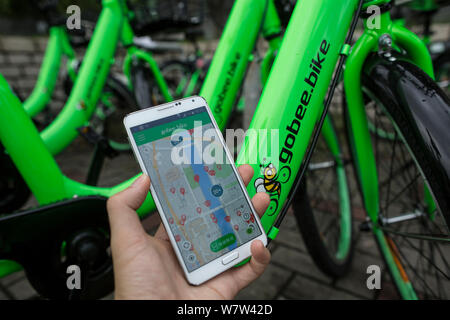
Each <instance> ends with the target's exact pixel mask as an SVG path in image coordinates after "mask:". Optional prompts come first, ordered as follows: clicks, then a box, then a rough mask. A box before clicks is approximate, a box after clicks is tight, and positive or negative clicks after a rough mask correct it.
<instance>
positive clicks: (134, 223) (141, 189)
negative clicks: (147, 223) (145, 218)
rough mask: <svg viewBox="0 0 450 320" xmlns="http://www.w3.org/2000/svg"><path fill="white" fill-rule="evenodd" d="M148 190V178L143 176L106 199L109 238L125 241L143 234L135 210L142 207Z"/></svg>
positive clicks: (143, 231)
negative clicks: (109, 229)
mask: <svg viewBox="0 0 450 320" xmlns="http://www.w3.org/2000/svg"><path fill="white" fill-rule="evenodd" d="M149 189H150V178H149V177H148V176H147V175H145V174H143V175H141V176H140V177H139V178H137V179H136V180H135V181H134V182H133V184H132V185H131V186H129V187H128V188H126V189H125V190H123V191H121V192H119V193H117V194H115V195H113V196H112V197H111V198H109V199H108V202H107V204H106V207H107V209H108V216H109V224H110V228H111V236H112V237H117V238H118V239H120V241H127V240H128V239H132V238H134V237H136V236H141V235H143V234H145V230H144V228H143V227H142V224H141V221H140V220H139V216H138V215H137V213H136V210H137V209H138V208H139V207H140V206H141V205H142V203H143V202H144V200H145V197H146V196H147V194H148V191H149Z"/></svg>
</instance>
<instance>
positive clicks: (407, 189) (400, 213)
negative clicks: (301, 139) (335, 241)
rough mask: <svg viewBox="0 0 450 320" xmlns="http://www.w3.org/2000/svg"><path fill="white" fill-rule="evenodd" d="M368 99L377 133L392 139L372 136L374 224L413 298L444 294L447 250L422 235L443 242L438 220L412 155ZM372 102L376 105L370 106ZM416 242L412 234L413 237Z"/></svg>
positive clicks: (449, 286) (449, 283)
mask: <svg viewBox="0 0 450 320" xmlns="http://www.w3.org/2000/svg"><path fill="white" fill-rule="evenodd" d="M365 93H366V94H367V95H368V96H369V97H370V98H372V101H371V102H370V103H368V104H367V105H366V111H367V113H368V114H371V115H372V117H371V120H370V121H371V122H372V124H373V126H374V128H375V129H376V130H375V131H373V132H372V133H376V132H377V130H378V129H379V130H381V131H383V132H390V133H393V137H392V139H383V138H382V137H380V135H378V134H372V143H373V147H374V153H375V160H376V165H377V174H378V181H379V211H380V215H379V216H380V221H379V223H380V226H381V229H382V230H383V232H384V235H385V239H386V240H387V243H388V245H389V249H390V252H391V253H392V255H393V257H394V261H395V262H396V265H397V268H398V269H399V271H400V273H401V275H402V279H403V281H404V282H405V283H406V284H409V283H411V284H412V286H413V288H414V291H415V292H416V295H417V297H418V298H431V299H437V298H438V299H442V298H444V299H448V298H449V296H450V267H449V258H450V246H449V244H448V242H438V241H432V240H430V239H428V240H427V239H426V237H435V238H439V237H440V238H443V239H444V238H448V236H449V233H448V228H447V226H446V223H445V220H444V217H443V216H442V215H441V214H440V213H439V212H437V210H436V209H435V208H433V204H432V203H430V201H429V199H431V197H428V196H427V191H426V187H425V185H426V184H425V181H424V179H423V175H422V173H421V170H420V167H418V165H417V162H416V161H415V159H414V156H413V155H412V154H411V152H410V149H409V147H408V145H407V144H406V143H405V140H404V139H403V137H402V135H401V133H400V131H399V130H398V128H397V127H396V126H395V125H394V124H393V122H392V121H391V120H390V117H389V115H388V114H387V112H386V110H385V108H384V107H383V106H382V104H381V103H380V102H379V101H376V100H375V99H373V96H372V95H371V94H370V92H368V91H366V92H365ZM375 101H376V102H375ZM419 235H420V237H419V238H417V236H419Z"/></svg>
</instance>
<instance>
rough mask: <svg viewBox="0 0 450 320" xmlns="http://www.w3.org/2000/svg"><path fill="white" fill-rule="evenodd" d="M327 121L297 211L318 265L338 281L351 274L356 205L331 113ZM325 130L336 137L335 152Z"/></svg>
mask: <svg viewBox="0 0 450 320" xmlns="http://www.w3.org/2000/svg"><path fill="white" fill-rule="evenodd" d="M327 122H328V123H327V124H326V125H325V126H324V128H323V130H322V133H321V134H320V136H319V140H318V142H317V145H316V149H315V150H314V153H313V156H312V158H311V161H310V164H309V166H308V170H307V172H306V178H305V180H306V182H305V183H304V184H303V185H302V186H301V188H300V191H299V192H297V193H296V195H295V198H294V202H293V209H294V215H295V218H296V220H297V224H298V227H299V229H300V232H301V235H302V237H303V240H304V242H305V245H306V248H307V250H308V252H309V254H310V255H311V257H312V259H313V260H314V263H315V264H316V265H317V266H318V268H319V269H320V270H321V271H322V272H324V273H325V274H326V275H328V276H330V277H332V278H338V277H342V276H344V275H345V274H346V273H347V272H348V270H349V269H350V266H351V261H352V257H353V231H352V212H351V207H352V206H351V200H350V192H349V185H348V178H347V174H346V168H345V163H344V161H343V159H342V154H341V152H340V148H339V142H338V141H339V140H338V137H337V135H336V134H335V133H336V131H335V130H334V126H333V124H332V121H331V118H330V114H329V115H328V119H327ZM326 126H328V128H327V127H326ZM324 130H331V131H329V133H328V134H330V132H331V133H332V134H333V136H334V139H335V140H334V143H336V145H334V147H333V148H334V152H333V151H332V149H333V148H330V146H331V142H330V140H329V139H330V138H328V141H327V135H326V133H325V132H324ZM324 133H325V134H324Z"/></svg>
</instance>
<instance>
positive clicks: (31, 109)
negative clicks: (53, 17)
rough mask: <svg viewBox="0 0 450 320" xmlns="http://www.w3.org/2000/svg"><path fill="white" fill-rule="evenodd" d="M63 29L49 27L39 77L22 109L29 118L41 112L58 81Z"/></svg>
mask: <svg viewBox="0 0 450 320" xmlns="http://www.w3.org/2000/svg"><path fill="white" fill-rule="evenodd" d="M63 28H64V27H60V26H56V27H51V28H50V30H49V35H50V36H49V39H48V43H47V48H46V49H45V55H44V59H43V60H42V65H41V69H40V70H39V76H38V79H37V81H36V84H35V86H34V89H33V91H32V92H31V94H30V96H29V97H28V98H27V99H26V101H25V102H24V104H23V107H24V109H25V111H26V112H27V114H28V115H29V116H30V117H34V116H35V115H37V114H38V113H39V112H41V111H42V110H43V109H44V108H45V106H46V105H47V104H48V103H49V101H50V99H51V96H52V94H53V90H54V88H55V84H56V81H57V80H58V73H59V67H60V64H61V57H62V55H63V46H62V41H63V39H62V38H63V36H64V32H65V31H64V30H63Z"/></svg>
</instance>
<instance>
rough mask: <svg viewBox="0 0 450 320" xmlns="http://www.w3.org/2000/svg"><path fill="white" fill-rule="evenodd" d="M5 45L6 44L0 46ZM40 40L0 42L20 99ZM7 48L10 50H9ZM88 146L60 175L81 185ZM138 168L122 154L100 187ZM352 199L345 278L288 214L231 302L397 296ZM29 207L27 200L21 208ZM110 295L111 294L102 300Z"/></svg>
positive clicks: (20, 291) (5, 282) (4, 282)
mask: <svg viewBox="0 0 450 320" xmlns="http://www.w3.org/2000/svg"><path fill="white" fill-rule="evenodd" d="M5 43H6V44H5ZM44 47H45V41H44V42H42V40H41V39H35V40H32V41H30V40H29V39H23V38H18V37H14V38H8V39H6V40H5V39H0V73H2V74H3V75H4V76H5V77H6V78H7V79H8V80H10V81H11V83H12V84H13V85H14V86H17V87H18V91H19V93H20V94H21V95H23V96H27V95H28V94H29V92H30V90H31V88H32V87H33V85H34V81H35V77H36V75H37V72H38V65H39V61H40V60H41V59H42V48H44ZM11 48H18V49H16V51H17V52H15V51H14V50H12V51H11ZM54 98H55V99H54V102H53V103H52V105H51V108H52V109H53V110H58V109H60V108H61V106H62V102H63V101H64V94H63V93H62V91H61V88H60V87H59V89H58V90H57V92H56V94H55V97H54ZM91 152H92V147H91V146H90V145H88V144H87V143H86V142H85V141H84V140H83V139H81V138H79V139H77V140H76V141H75V142H74V143H73V144H72V145H71V146H70V147H69V148H68V149H67V150H66V151H65V152H63V153H62V154H61V155H59V156H58V157H57V161H58V163H59V165H60V166H61V168H62V170H63V172H64V173H65V174H66V175H68V176H69V177H71V178H74V179H75V180H78V181H84V179H85V176H86V168H87V167H88V165H89V161H90V158H89V157H90V154H91ZM138 171H139V170H138V167H137V165H136V162H135V161H134V159H133V157H132V156H131V155H129V154H124V155H121V156H119V157H118V158H116V159H114V160H113V161H109V160H108V161H106V163H105V168H104V172H103V173H102V175H101V178H100V185H105V186H106V185H114V184H115V183H118V182H120V181H123V179H124V178H127V177H131V176H132V175H133V174H134V173H137V172H138ZM352 190H353V191H352V193H351V195H352V197H354V199H352V200H353V201H352V202H353V205H354V216H355V226H354V230H355V254H354V259H353V264H352V268H351V271H350V272H349V274H348V275H347V276H346V277H344V278H342V279H339V280H337V281H334V280H332V279H330V278H328V277H327V276H325V275H324V274H322V273H321V272H320V271H319V270H318V268H317V267H316V266H315V265H314V263H313V261H312V259H311V258H310V256H309V255H308V253H307V251H306V249H305V245H304V242H303V240H302V238H301V236H300V233H299V230H298V228H297V225H296V221H295V218H294V216H293V214H292V212H290V213H289V214H288V215H287V217H286V219H285V221H284V222H283V224H282V227H281V232H280V234H279V236H278V238H277V239H276V240H275V241H273V243H272V244H271V245H270V250H271V252H272V262H271V264H270V266H269V267H268V269H267V271H266V272H265V273H264V275H263V276H262V277H261V278H260V279H259V280H257V281H255V282H254V283H253V284H252V285H250V286H249V287H248V288H246V289H245V290H243V291H242V292H241V293H240V294H239V295H238V297H237V298H240V299H384V298H397V297H398V296H397V294H396V292H395V289H394V288H393V286H392V284H391V282H390V279H389V276H388V274H387V273H386V272H384V271H385V270H384V265H383V263H382V260H381V258H380V256H379V253H378V251H377V248H376V244H375V242H374V240H373V238H372V236H371V234H370V233H362V232H359V231H358V225H359V223H360V221H361V220H362V219H363V217H364V213H363V211H362V209H361V204H360V199H359V195H358V193H357V192H356V191H355V186H354V181H352ZM34 204H35V201H34V200H33V199H31V200H30V202H29V203H28V204H27V206H32V205H34ZM155 222H157V221H156V219H155V218H152V219H150V220H147V221H144V223H145V225H146V227H147V228H148V229H152V227H154V225H155ZM369 265H379V266H380V267H381V269H382V271H383V272H382V274H383V276H382V277H383V281H382V289H381V290H379V291H371V290H368V289H367V286H366V280H367V277H368V274H367V273H366V270H367V267H368V266H369ZM112 297H113V293H112V294H111V295H109V296H107V297H105V298H107V299H109V298H112ZM39 298H40V297H39V296H38V295H37V293H36V292H35V291H34V289H33V288H32V287H31V286H30V284H29V282H28V281H27V279H26V277H25V275H24V273H23V272H17V273H14V274H12V275H9V276H7V277H4V278H2V279H0V299H39Z"/></svg>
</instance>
